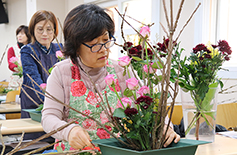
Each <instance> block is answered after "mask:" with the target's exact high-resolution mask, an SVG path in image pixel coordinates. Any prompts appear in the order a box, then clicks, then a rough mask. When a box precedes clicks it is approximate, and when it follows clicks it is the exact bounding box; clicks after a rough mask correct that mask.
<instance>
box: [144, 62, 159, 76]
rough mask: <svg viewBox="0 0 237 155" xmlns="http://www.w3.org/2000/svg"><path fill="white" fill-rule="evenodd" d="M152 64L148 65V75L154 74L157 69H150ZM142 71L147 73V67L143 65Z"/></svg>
mask: <svg viewBox="0 0 237 155" xmlns="http://www.w3.org/2000/svg"><path fill="white" fill-rule="evenodd" d="M152 64H153V63H151V64H150V65H149V73H150V74H152V73H155V72H156V70H157V69H154V68H152V67H151V66H152ZM143 70H144V71H145V72H146V73H148V68H147V65H144V66H143Z"/></svg>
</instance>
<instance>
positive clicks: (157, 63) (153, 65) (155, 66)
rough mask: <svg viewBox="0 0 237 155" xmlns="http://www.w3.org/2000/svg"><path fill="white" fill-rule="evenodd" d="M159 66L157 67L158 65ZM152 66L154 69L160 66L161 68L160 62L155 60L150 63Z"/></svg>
mask: <svg viewBox="0 0 237 155" xmlns="http://www.w3.org/2000/svg"><path fill="white" fill-rule="evenodd" d="M157 65H158V66H159V67H158V66H157ZM151 67H152V68H155V69H160V68H163V66H162V64H161V63H160V62H159V61H156V62H154V63H153V64H152V65H151Z"/></svg>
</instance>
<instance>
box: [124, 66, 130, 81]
mask: <svg viewBox="0 0 237 155" xmlns="http://www.w3.org/2000/svg"><path fill="white" fill-rule="evenodd" d="M125 67H126V70H127V73H128V77H129V78H131V75H130V73H129V70H128V66H125Z"/></svg>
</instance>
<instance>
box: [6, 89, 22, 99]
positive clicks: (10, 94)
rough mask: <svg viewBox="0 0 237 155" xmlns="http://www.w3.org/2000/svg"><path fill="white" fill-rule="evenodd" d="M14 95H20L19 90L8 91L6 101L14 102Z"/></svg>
mask: <svg viewBox="0 0 237 155" xmlns="http://www.w3.org/2000/svg"><path fill="white" fill-rule="evenodd" d="M16 95H20V91H19V90H13V91H9V92H8V93H7V96H6V102H14V101H15V100H16Z"/></svg>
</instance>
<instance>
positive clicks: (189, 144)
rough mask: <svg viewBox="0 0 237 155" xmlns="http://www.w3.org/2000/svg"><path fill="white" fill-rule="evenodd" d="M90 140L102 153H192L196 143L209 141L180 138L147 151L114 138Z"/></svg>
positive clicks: (127, 154)
mask: <svg viewBox="0 0 237 155" xmlns="http://www.w3.org/2000/svg"><path fill="white" fill-rule="evenodd" d="M92 142H93V143H95V144H98V146H99V147H100V149H101V152H102V155H111V154H113V155H184V154H187V155H194V154H195V152H196V149H197V147H198V145H201V144H206V143H209V142H206V141H199V140H191V139H181V140H180V141H179V142H178V143H177V144H175V143H172V144H171V145H170V146H169V147H167V148H162V149H157V150H149V151H135V150H131V149H128V148H126V147H125V146H124V145H123V144H121V143H119V142H118V141H117V140H116V139H114V138H110V139H98V140H93V141H92Z"/></svg>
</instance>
